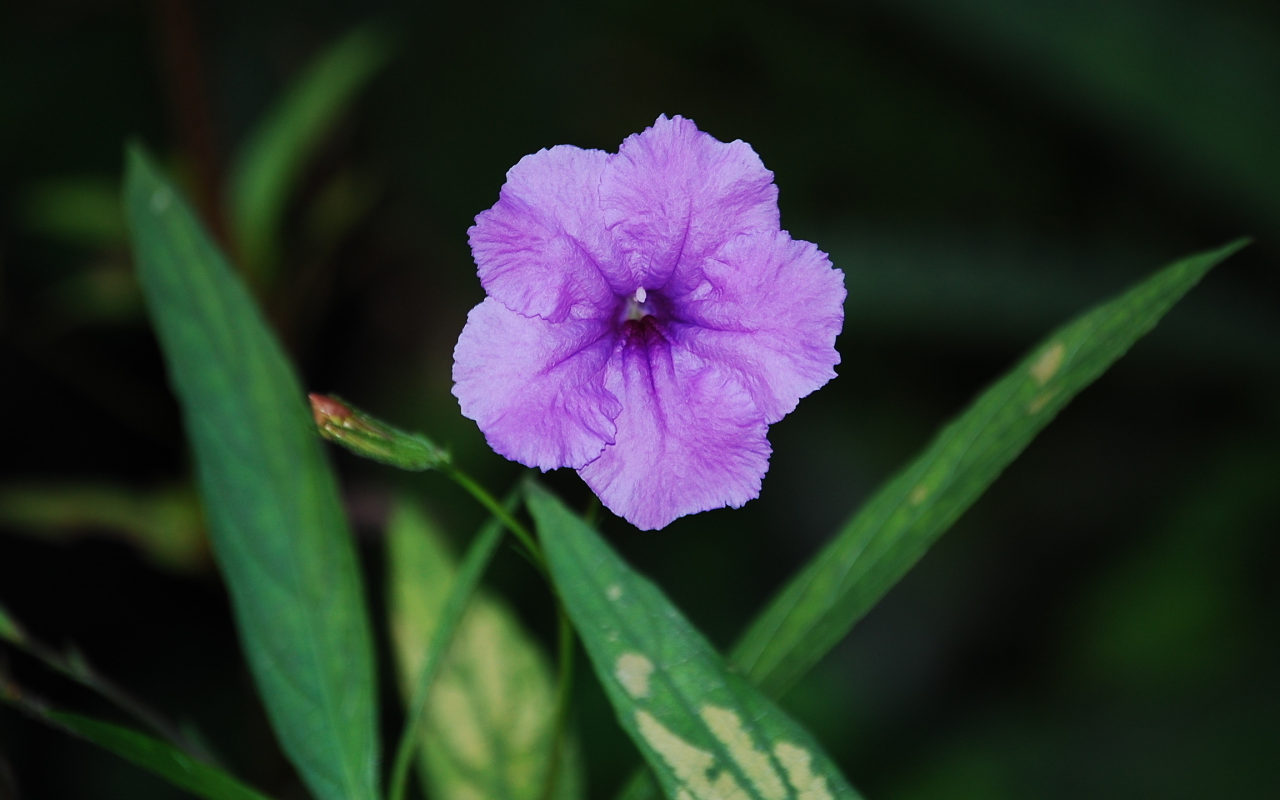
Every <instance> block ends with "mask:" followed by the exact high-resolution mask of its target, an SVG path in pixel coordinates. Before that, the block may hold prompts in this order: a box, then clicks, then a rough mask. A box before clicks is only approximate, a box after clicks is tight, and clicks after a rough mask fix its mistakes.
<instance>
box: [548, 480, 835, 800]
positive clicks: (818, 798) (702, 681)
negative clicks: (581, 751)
mask: <svg viewBox="0 0 1280 800" xmlns="http://www.w3.org/2000/svg"><path fill="white" fill-rule="evenodd" d="M528 503H529V510H530V512H531V513H532V514H533V518H534V520H535V521H536V522H537V525H538V533H539V536H540V537H541V539H542V546H543V550H544V552H545V554H546V557H547V564H548V566H549V568H550V570H551V574H552V576H553V578H554V580H555V584H556V588H557V589H558V590H559V592H560V597H561V599H562V600H563V602H564V605H565V608H566V609H567V610H568V612H569V616H570V617H571V618H572V619H573V623H574V626H575V627H576V628H577V630H578V633H579V635H580V636H581V637H582V642H583V645H584V646H585V647H586V649H587V653H588V654H589V655H590V657H591V663H592V666H593V667H594V668H595V671H596V675H597V676H598V677H599V678H600V682H601V683H602V684H603V685H604V688H605V691H606V693H607V694H608V695H609V699H610V701H612V703H613V707H614V710H615V711H616V712H617V715H618V720H619V722H620V723H621V724H622V727H623V728H624V729H625V730H626V731H627V733H628V734H629V735H630V736H631V738H632V739H633V740H635V743H636V745H637V747H639V748H640V751H641V752H642V753H643V754H644V757H645V760H646V761H648V763H649V766H650V768H651V769H653V771H654V772H655V773H656V774H657V776H658V779H659V782H660V783H661V784H662V786H663V788H664V789H665V790H666V793H667V796H668V797H670V798H672V800H713V798H715V799H719V798H725V799H726V800H727V799H728V798H742V800H747V798H751V799H752V800H788V798H794V799H795V800H834V798H857V797H858V794H857V792H855V791H854V790H853V788H852V787H850V786H849V784H848V783H847V782H846V781H845V779H844V778H843V777H842V776H841V775H840V773H839V771H838V770H837V769H836V767H835V765H834V764H833V763H832V762H831V760H830V759H829V758H827V756H826V755H824V754H823V753H822V751H821V750H820V749H819V748H818V746H817V743H816V742H815V741H814V740H813V737H812V736H810V735H809V734H808V732H806V731H805V730H804V728H803V727H801V726H800V725H799V724H797V723H796V722H794V721H792V720H791V719H790V718H789V717H787V716H786V715H785V714H783V713H782V711H780V710H779V709H778V708H777V707H776V706H775V705H773V703H772V702H770V701H769V700H768V699H766V698H765V697H764V695H762V694H761V693H760V692H759V691H758V690H757V689H755V688H754V687H752V686H751V685H750V684H748V683H747V682H746V681H745V680H743V679H742V678H741V677H740V676H738V675H737V674H735V673H732V672H730V671H729V670H728V669H727V668H726V667H725V664H724V662H723V661H722V660H721V658H720V656H719V654H717V653H716V652H715V650H714V648H712V647H711V645H710V644H709V643H708V642H707V641H706V639H704V638H703V637H702V635H701V634H699V633H698V632H697V631H696V630H695V629H694V628H693V626H692V625H690V624H689V622H688V621H687V620H685V618H684V617H683V616H681V614H680V612H679V610H677V609H676V608H675V606H673V605H672V604H671V602H670V601H669V600H667V598H666V597H665V596H664V595H663V594H662V592H661V591H660V590H659V589H658V588H657V587H656V586H654V585H653V584H652V583H650V582H649V581H648V580H646V579H645V578H643V577H641V576H639V575H638V574H636V573H635V572H634V571H633V570H632V569H631V568H630V567H628V566H627V564H626V563H625V562H623V561H622V559H620V558H619V557H618V556H617V554H616V553H614V552H613V551H612V550H611V549H610V548H609V546H608V545H607V544H606V543H605V542H604V540H603V539H601V538H600V536H599V534H597V533H596V532H595V531H594V530H592V529H591V528H590V527H589V526H587V524H586V523H584V522H583V521H582V520H581V519H579V518H578V517H576V516H575V515H574V514H573V513H572V512H570V511H569V510H568V509H566V508H565V507H564V505H563V504H562V503H561V502H560V501H559V500H558V499H556V498H555V497H554V496H553V495H551V494H549V493H548V492H547V491H545V490H544V489H541V488H539V487H538V486H536V485H534V484H530V486H529V489H528Z"/></svg>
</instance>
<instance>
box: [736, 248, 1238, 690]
mask: <svg viewBox="0 0 1280 800" xmlns="http://www.w3.org/2000/svg"><path fill="white" fill-rule="evenodd" d="M1244 244H1245V242H1243V241H1239V242H1234V243H1232V244H1229V245H1227V246H1225V247H1223V248H1221V249H1218V250H1214V251H1211V252H1207V253H1203V254H1200V255H1196V256H1192V257H1190V258H1187V259H1184V260H1182V261H1179V262H1177V263H1175V264H1173V265H1171V266H1169V267H1166V268H1165V269H1163V270H1161V271H1160V272H1157V273H1156V274H1155V275H1153V276H1152V277H1150V278H1148V279H1147V280H1145V281H1143V282H1141V283H1139V284H1138V285H1137V286H1135V287H1133V288H1132V289H1130V290H1129V291H1128V292H1127V293H1125V294H1123V295H1121V296H1120V297H1117V298H1115V299H1114V300H1111V301H1109V302H1106V303H1103V304H1102V305H1100V306H1098V307H1096V308H1094V309H1093V310H1091V311H1089V312H1088V313H1086V314H1084V315H1083V316H1081V317H1078V318H1077V319H1075V320H1074V321H1072V322H1070V323H1068V324H1067V325H1065V326H1063V327H1062V328H1060V329H1058V330H1057V331H1055V332H1054V333H1053V334H1052V335H1050V336H1049V337H1048V338H1047V339H1046V340H1045V341H1044V342H1043V343H1041V344H1040V345H1038V346H1037V347H1036V348H1034V349H1033V350H1032V351H1031V353H1030V355H1028V356H1027V358H1026V359H1024V360H1023V361H1022V363H1020V364H1018V365H1017V366H1016V367H1014V368H1013V370H1011V371H1010V372H1009V373H1008V374H1006V375H1005V376H1004V377H1003V378H1001V379H1000V380H999V381H997V382H996V383H995V384H994V385H993V386H992V387H991V388H989V389H987V390H986V391H985V392H984V393H983V394H982V395H981V396H980V397H979V398H978V399H977V400H976V401H975V402H974V403H973V405H972V406H970V407H969V409H968V410H967V411H965V412H964V413H963V414H961V415H960V416H959V417H958V418H957V419H955V420H953V421H952V422H951V423H950V424H948V425H947V426H946V427H945V428H943V429H942V431H941V432H940V433H939V434H938V436H937V438H936V439H934V441H933V443H932V444H930V445H929V447H928V448H927V449H926V450H925V452H924V453H923V454H922V455H921V456H920V457H919V458H917V459H916V460H915V461H914V462H912V463H911V464H910V465H909V466H907V467H906V469H904V470H902V471H901V472H900V473H898V475H896V476H895V477H894V478H893V479H891V480H890V481H889V483H888V484H886V485H885V486H884V487H883V488H882V489H880V491H879V492H877V493H876V494H875V495H874V496H873V497H872V498H871V499H870V500H869V501H868V502H867V503H866V504H865V505H864V506H863V507H862V508H861V510H859V511H858V512H857V513H856V514H855V515H854V516H853V518H852V519H850V520H849V522H848V523H846V524H845V526H844V527H843V528H842V529H841V531H840V532H839V533H838V534H837V535H836V537H835V539H834V540H833V541H832V542H831V543H830V544H828V545H827V546H826V548H824V549H823V550H822V552H821V553H819V554H818V556H817V557H816V558H815V559H814V560H813V561H811V562H810V564H809V565H808V566H807V567H806V568H805V569H804V570H803V571H802V572H801V573H800V574H799V575H798V576H797V577H796V578H794V579H793V580H792V581H791V582H790V583H789V584H788V585H787V586H786V587H785V588H784V589H783V590H782V592H781V593H780V594H779V595H778V596H777V597H776V598H775V599H774V600H773V602H772V603H771V604H770V605H769V607H768V608H766V609H765V611H764V612H763V613H762V614H761V615H760V616H759V617H757V618H756V620H755V622H754V623H753V624H752V625H751V627H750V628H749V629H748V630H747V632H746V635H745V636H743V638H742V640H741V641H740V642H739V644H738V646H737V647H736V648H735V649H734V651H733V654H732V656H731V660H732V661H733V662H734V663H735V664H736V665H738V666H739V667H740V668H741V669H742V671H743V672H744V674H746V676H747V677H748V678H749V679H750V680H751V681H752V682H753V683H755V684H756V685H757V686H760V687H761V688H763V689H764V690H765V692H766V693H767V694H769V695H770V696H773V697H777V696H779V695H781V694H782V693H784V692H785V691H786V690H787V689H789V688H790V687H791V686H792V685H794V684H795V682H796V681H797V680H799V679H800V677H802V676H803V675H804V674H805V673H806V672H807V671H808V670H809V669H810V668H811V667H812V666H813V665H814V664H815V663H817V661H818V660H819V659H820V658H822V656H823V655H825V654H826V653H827V651H828V650H830V649H831V648H832V647H834V646H835V644H836V643H837V642H839V641H840V640H841V639H842V638H844V636H845V634H846V633H848V631H849V629H850V628H851V627H852V626H853V624H854V623H855V622H857V621H858V620H859V619H860V618H861V617H862V616H863V615H864V614H866V613H867V611H869V610H870V609H871V607H872V606H874V605H875V604H876V602H878V601H879V600H880V598H881V597H883V596H884V594H885V593H886V592H888V591H889V589H890V588H892V587H893V585H894V584H895V583H897V582H898V580H899V579H901V578H902V576H903V575H904V574H906V572H907V570H909V569H911V567H912V566H913V565H914V564H915V563H916V562H917V561H919V560H920V558H921V556H923V555H924V553H925V551H926V550H927V549H928V548H929V546H930V545H932V544H933V542H934V541H936V540H937V538H938V537H939V536H941V535H942V534H943V533H944V532H945V531H946V530H947V529H948V528H950V527H951V525H952V523H954V522H955V521H956V519H958V518H959V517H960V515H961V514H963V513H964V511H965V510H966V509H967V508H969V506H971V505H972V504H973V503H974V501H976V500H977V499H978V497H979V496H981V494H982V493H983V492H984V491H985V490H986V488H987V487H988V486H990V485H991V483H992V481H994V480H995V479H996V478H997V477H999V475H1000V473H1001V472H1002V471H1003V470H1004V468H1005V467H1006V466H1008V465H1009V463H1010V462H1012V461H1013V460H1014V459H1015V458H1017V457H1018V455H1019V454H1020V453H1021V452H1022V451H1023V450H1024V449H1025V448H1026V446H1027V445H1028V444H1030V443H1031V440H1032V439H1034V438H1035V436H1036V434H1038V433H1039V432H1040V431H1041V429H1043V428H1044V426H1045V425H1047V424H1049V422H1050V421H1051V420H1052V419H1053V418H1054V417H1055V416H1057V414H1058V412H1059V411H1061V410H1062V408H1063V407H1064V406H1066V404H1067V403H1068V402H1069V401H1070V400H1071V398H1073V397H1075V396H1076V394H1078V393H1079V392H1080V391H1081V390H1083V389H1084V388H1085V387H1086V386H1088V385H1089V384H1091V383H1093V382H1094V381H1095V380H1096V379H1097V378H1098V377H1099V376H1100V375H1102V374H1103V373H1104V372H1106V370H1107V368H1109V367H1110V366H1111V365H1112V364H1113V363H1114V362H1115V361H1116V359H1118V358H1120V356H1122V355H1124V354H1125V352H1127V351H1128V350H1129V348H1130V347H1132V346H1133V344H1134V342H1136V341H1137V340H1138V339H1140V338H1141V337H1142V336H1143V335H1144V334H1146V333H1147V332H1148V331H1150V330H1151V329H1152V328H1153V327H1154V326H1155V324H1156V323H1157V322H1158V321H1159V320H1160V318H1161V317H1163V316H1164V315H1165V313H1166V312H1167V311H1169V309H1170V308H1172V307H1173V305H1174V303H1176V302H1177V301H1178V300H1179V298H1181V297H1182V296H1183V295H1184V294H1185V293H1186V292H1187V291H1188V290H1190V289H1191V288H1192V287H1193V286H1195V285H1196V283H1198V282H1199V280H1200V279H1201V278H1202V277H1203V276H1204V275H1205V273H1207V272H1208V271H1209V270H1210V269H1212V268H1213V266H1214V265H1215V264H1218V263H1219V262H1221V261H1222V260H1223V259H1225V258H1227V257H1228V256H1230V255H1231V254H1232V253H1234V252H1235V251H1236V250H1239V249H1240V248H1241V247H1243V246H1244Z"/></svg>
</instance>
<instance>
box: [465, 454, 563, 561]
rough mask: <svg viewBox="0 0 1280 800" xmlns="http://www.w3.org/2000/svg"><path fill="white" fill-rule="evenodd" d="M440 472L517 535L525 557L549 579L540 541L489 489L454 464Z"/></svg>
mask: <svg viewBox="0 0 1280 800" xmlns="http://www.w3.org/2000/svg"><path fill="white" fill-rule="evenodd" d="M440 471H441V472H442V473H444V474H445V475H447V476H448V477H449V478H451V479H452V480H453V481H454V482H455V483H457V484H458V485H459V486H461V487H462V488H463V489H466V490H467V492H468V493H469V494H470V495H471V496H472V497H474V498H475V499H476V500H477V501H478V502H479V503H480V505H482V506H484V507H485V508H486V509H488V510H489V513H491V514H493V516H494V517H496V518H497V520H498V521H499V522H501V523H502V524H503V525H504V526H506V528H507V530H509V531H511V532H512V533H513V534H515V537H516V538H517V539H518V540H520V544H521V545H523V546H524V550H525V555H526V556H528V557H529V560H530V562H532V564H533V566H534V567H535V568H536V569H537V570H538V572H540V573H542V576H543V577H548V573H547V564H546V559H545V558H543V556H542V548H541V547H539V546H538V541H537V540H536V539H535V538H533V534H532V533H530V532H529V529H528V528H526V527H525V526H524V524H523V523H521V522H520V520H518V519H516V518H515V516H514V515H513V514H512V513H511V512H510V511H508V510H507V509H506V508H505V507H504V506H503V505H502V504H501V503H499V502H498V501H497V500H496V499H494V496H493V495H491V494H489V492H488V490H487V489H485V488H484V487H483V486H481V485H480V484H478V483H476V482H475V481H474V480H472V479H471V477H470V476H469V475H467V474H466V473H465V472H463V471H462V470H460V469H458V468H457V467H456V466H454V465H453V464H446V465H444V466H443V467H441V468H440ZM548 579H549V578H548Z"/></svg>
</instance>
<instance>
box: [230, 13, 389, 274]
mask: <svg viewBox="0 0 1280 800" xmlns="http://www.w3.org/2000/svg"><path fill="white" fill-rule="evenodd" d="M391 53H392V46H391V43H390V41H389V40H388V38H387V37H386V36H385V35H384V34H383V33H382V32H381V31H380V30H379V29H377V28H376V27H374V26H371V25H370V26H364V27H361V28H357V29H356V30H355V31H353V32H352V33H350V34H348V35H347V36H346V38H344V39H342V40H341V41H339V42H338V43H337V44H335V45H333V46H332V47H331V48H329V49H328V50H327V51H325V52H324V53H323V54H321V56H320V57H319V58H317V59H316V61H315V62H314V63H313V64H312V65H311V66H310V68H309V69H308V70H307V72H306V73H305V74H304V75H303V76H302V77H301V78H300V79H299V80H298V82H297V83H296V84H295V85H294V86H293V87H292V88H291V89H290V90H289V92H288V93H287V94H286V95H285V96H284V98H282V99H281V101H280V103H279V105H277V106H276V107H275V108H274V109H273V110H272V111H271V112H270V113H269V114H268V115H267V117H266V119H264V120H263V121H262V123H261V125H260V126H259V127H258V128H257V129H256V130H255V131H254V132H253V133H252V134H251V135H250V137H249V139H248V140H247V141H246V142H245V144H244V145H243V147H242V148H241V149H240V151H239V152H238V153H237V154H236V158H235V160H234V163H233V164H232V168H231V177H230V189H229V196H230V203H231V207H230V210H229V211H230V213H229V217H230V219H231V224H232V228H233V233H234V235H235V240H236V243H237V246H238V248H239V251H240V256H241V258H242V259H243V260H244V262H245V263H246V265H247V267H248V269H249V271H250V274H251V275H253V276H254V277H255V278H257V279H265V278H268V277H269V275H268V274H265V273H268V272H269V271H270V270H271V269H272V268H273V266H274V265H273V262H274V259H275V258H276V248H277V241H276V236H277V235H278V231H279V228H280V223H281V220H282V218H283V216H284V211H285V206H286V204H287V203H288V201H289V195H290V193H291V192H292V191H293V189H294V186H295V184H296V183H297V181H298V179H299V177H300V176H301V175H302V171H303V169H304V167H305V166H306V164H307V162H308V161H309V160H310V159H311V158H312V157H313V156H314V155H315V152H316V150H317V149H318V148H319V147H320V145H321V144H322V143H323V141H324V138H325V137H326V136H327V135H328V133H329V132H330V130H332V128H333V126H334V125H335V123H336V122H337V121H338V119H339V117H340V116H341V115H342V112H343V111H344V110H345V109H346V108H347V106H348V105H349V104H350V103H351V101H352V100H353V99H354V98H355V96H356V94H358V93H359V91H360V89H361V88H362V87H363V86H364V85H365V84H366V83H368V81H369V79H370V78H372V77H373V76H374V75H375V74H377V72H378V70H380V69H381V68H382V66H383V65H384V64H386V62H387V60H388V59H389V58H390V56H391Z"/></svg>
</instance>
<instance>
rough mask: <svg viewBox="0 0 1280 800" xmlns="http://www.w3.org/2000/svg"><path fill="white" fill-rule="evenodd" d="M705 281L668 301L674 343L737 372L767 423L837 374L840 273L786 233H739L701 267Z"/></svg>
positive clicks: (841, 317) (811, 247) (806, 244)
mask: <svg viewBox="0 0 1280 800" xmlns="http://www.w3.org/2000/svg"><path fill="white" fill-rule="evenodd" d="M701 272H702V275H703V276H704V278H705V280H704V282H703V283H702V284H700V285H699V286H698V287H696V288H695V289H693V290H692V291H691V292H689V293H688V294H686V295H683V296H681V297H677V298H674V299H673V303H674V304H675V305H676V308H677V312H676V314H677V317H678V318H679V319H680V320H681V322H679V323H676V324H673V325H672V326H671V335H672V337H673V338H674V339H675V340H676V341H678V342H679V343H680V344H682V345H684V346H685V347H688V348H689V349H690V350H692V351H693V352H695V353H697V354H698V355H700V356H702V357H703V358H705V359H707V360H708V361H712V362H715V363H716V364H719V365H721V366H722V367H726V368H728V369H732V370H734V371H736V372H737V373H738V374H739V376H740V379H741V380H742V383H743V385H744V386H746V388H747V390H748V391H749V392H750V393H751V396H752V397H753V398H754V399H755V402H756V404H757V406H758V407H759V408H760V410H761V412H762V413H763V415H764V418H765V421H766V422H768V423H770V424H772V423H774V422H777V421H778V420H780V419H782V418H783V417H784V416H786V415H787V414H789V413H790V412H791V411H792V410H793V409H794V408H795V407H796V403H798V402H799V400H800V398H801V397H804V396H805V395H807V394H809V393H810V392H812V391H814V390H815V389H817V388H819V387H820V386H822V385H823V384H825V383H826V382H827V381H829V380H831V379H832V378H834V377H835V376H836V373H835V370H834V369H832V367H834V366H835V365H836V364H839V363H840V354H839V353H838V352H837V351H836V349H835V341H836V336H837V335H838V334H839V333H840V328H841V326H842V325H843V324H844V298H845V288H844V273H843V272H841V271H840V270H838V269H834V268H832V266H831V261H830V260H829V259H828V258H827V255H826V254H825V253H823V252H822V251H820V250H818V248H817V247H815V246H814V245H813V244H811V243H809V242H802V241H796V240H795V239H792V238H791V237H790V236H789V235H788V234H787V233H786V232H785V231H779V232H777V233H755V234H747V235H744V236H738V237H735V238H734V239H732V240H731V241H729V242H728V243H727V244H726V245H725V246H724V247H723V248H721V250H720V251H719V252H718V253H716V254H715V255H714V256H712V257H711V258H708V259H707V260H706V261H705V262H704V263H703V265H702V270H701Z"/></svg>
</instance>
